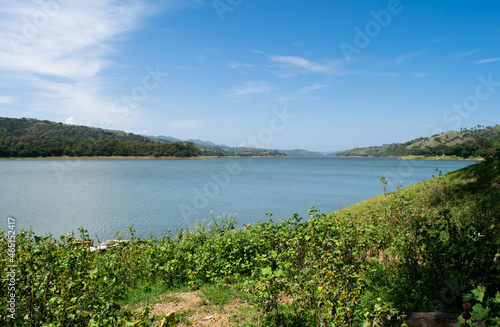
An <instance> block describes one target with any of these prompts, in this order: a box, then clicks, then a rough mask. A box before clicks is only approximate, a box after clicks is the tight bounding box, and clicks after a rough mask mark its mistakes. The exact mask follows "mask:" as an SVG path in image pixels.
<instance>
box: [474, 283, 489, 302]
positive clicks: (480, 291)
mask: <svg viewBox="0 0 500 327" xmlns="http://www.w3.org/2000/svg"><path fill="white" fill-rule="evenodd" d="M484 293H486V287H484V286H478V287H477V288H475V289H473V290H472V294H473V295H474V297H473V298H474V299H476V300H478V301H479V302H483V299H484Z"/></svg>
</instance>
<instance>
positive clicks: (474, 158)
mask: <svg viewBox="0 0 500 327" xmlns="http://www.w3.org/2000/svg"><path fill="white" fill-rule="evenodd" d="M336 158H386V159H400V160H429V161H437V160H447V161H483V160H484V158H481V157H470V158H461V157H457V156H432V157H427V156H413V155H412V156H402V157H374V156H336Z"/></svg>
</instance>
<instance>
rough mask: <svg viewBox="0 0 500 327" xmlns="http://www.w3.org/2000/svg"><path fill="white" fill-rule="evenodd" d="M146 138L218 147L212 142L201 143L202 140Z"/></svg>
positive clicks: (169, 137) (163, 137)
mask: <svg viewBox="0 0 500 327" xmlns="http://www.w3.org/2000/svg"><path fill="white" fill-rule="evenodd" d="M146 137H149V138H153V139H160V140H166V141H170V142H193V143H194V144H198V145H202V146H219V145H217V144H215V143H213V142H210V141H202V140H196V139H190V140H186V141H183V140H180V139H177V138H175V137H171V136H163V135H160V136H146Z"/></svg>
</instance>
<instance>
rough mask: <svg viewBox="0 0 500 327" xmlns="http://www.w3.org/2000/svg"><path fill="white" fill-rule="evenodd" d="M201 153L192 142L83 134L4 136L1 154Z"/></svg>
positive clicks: (92, 155) (1, 143) (11, 156)
mask: <svg viewBox="0 0 500 327" xmlns="http://www.w3.org/2000/svg"><path fill="white" fill-rule="evenodd" d="M199 155H201V151H200V149H198V148H197V147H196V146H195V145H194V144H193V143H191V142H186V143H182V142H175V143H163V142H161V143H160V142H151V141H143V142H138V141H122V140H110V139H97V138H83V137H67V136H54V137H46V136H42V137H32V136H21V137H3V138H0V157H2V158H16V157H17V158H35V157H60V156H71V157H80V156H89V157H94V156H106V157H107V156H156V157H163V156H165V157H195V156H199Z"/></svg>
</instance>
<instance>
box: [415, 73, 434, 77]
mask: <svg viewBox="0 0 500 327" xmlns="http://www.w3.org/2000/svg"><path fill="white" fill-rule="evenodd" d="M431 75H432V74H431V73H415V74H413V77H427V76H431Z"/></svg>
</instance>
